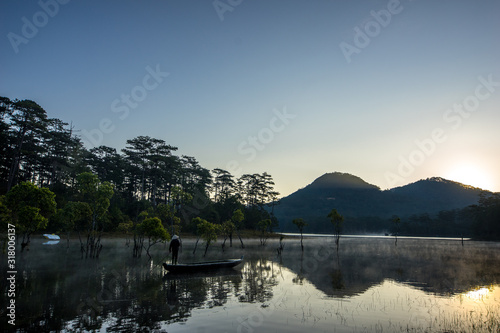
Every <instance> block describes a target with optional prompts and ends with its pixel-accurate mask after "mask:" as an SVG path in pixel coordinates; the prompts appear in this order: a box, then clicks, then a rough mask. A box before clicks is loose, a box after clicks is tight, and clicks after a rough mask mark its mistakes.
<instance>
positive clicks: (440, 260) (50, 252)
mask: <svg viewBox="0 0 500 333" xmlns="http://www.w3.org/2000/svg"><path fill="white" fill-rule="evenodd" d="M103 243H104V246H105V248H104V249H103V251H102V255H101V258H99V259H97V260H81V259H79V254H78V250H79V248H78V244H77V242H71V243H70V245H71V246H70V248H69V249H68V250H67V249H66V244H65V242H63V243H61V244H57V245H54V246H43V245H42V241H40V242H34V243H33V244H32V246H31V251H29V252H26V253H22V254H21V253H20V252H18V257H17V267H18V274H17V281H16V286H17V291H16V293H17V294H16V328H17V330H18V331H65V330H66V331H103V332H104V331H107V332H136V331H144V332H154V331H156V332H167V331H168V332H176V331H186V332H196V331H199V332H224V331H227V332H257V331H279V332H282V331H289V332H303V331H304V329H309V330H312V331H319V332H322V331H331V330H332V328H335V329H337V330H338V331H346V332H353V331H354V332H356V331H363V330H366V331H374V330H377V329H383V328H384V327H385V328H386V330H389V331H400V330H398V326H397V325H399V326H400V327H401V329H402V328H403V327H404V328H406V327H413V328H415V329H416V330H417V331H418V329H421V330H422V331H424V330H425V329H428V328H430V327H432V328H436V327H437V328H439V329H450V327H448V326H446V325H453V322H458V321H464V320H465V321H467V320H468V321H470V324H471V325H473V324H474V325H475V324H476V323H475V321H476V318H475V317H467V316H468V315H467V313H470V312H471V311H472V310H471V309H473V311H474V312H475V313H476V314H477V315H481V316H483V317H482V319H481V320H482V322H485V318H486V319H487V320H486V322H488V323H489V325H490V327H493V328H495V327H498V326H494V325H498V313H500V311H499V310H500V287H499V283H500V281H499V280H500V251H499V250H500V244H498V243H486V242H472V241H468V242H465V245H464V246H462V245H461V242H460V241H452V240H421V239H418V240H411V239H404V240H400V241H399V242H398V246H397V247H396V246H395V245H394V242H393V241H392V240H390V239H363V238H359V239H358V238H348V239H342V240H341V243H340V249H339V252H338V253H337V251H336V248H335V244H334V242H333V240H332V239H331V238H324V237H323V238H306V239H305V240H304V245H305V251H304V252H302V251H301V250H300V242H299V241H298V240H297V239H296V238H287V239H286V240H285V248H284V252H283V254H282V255H281V256H278V255H277V252H276V248H277V247H278V241H277V240H270V241H269V242H268V245H267V246H266V247H265V248H262V247H261V246H260V245H259V242H258V240H250V241H249V240H247V241H246V243H245V245H246V247H245V249H241V248H239V247H236V246H235V247H233V248H229V249H228V248H227V247H226V251H225V252H224V253H223V252H222V251H221V249H220V247H219V246H217V245H218V244H217V243H215V246H213V247H211V248H210V249H209V253H208V254H207V257H206V258H202V257H201V254H202V253H201V252H202V251H198V253H196V255H193V254H192V249H193V246H194V241H193V240H190V239H187V240H184V247H183V252H182V253H181V254H180V261H181V262H190V261H201V260H210V259H219V258H238V257H241V255H245V262H244V264H243V265H241V267H240V268H239V269H232V270H228V271H223V272H219V273H210V274H209V273H205V274H190V275H172V274H169V273H166V272H165V271H164V270H163V269H162V268H161V261H162V260H165V258H166V257H167V255H168V253H167V252H168V250H167V249H166V247H164V246H158V247H157V248H156V249H155V250H154V251H153V252H154V254H153V258H155V260H154V261H153V262H149V261H148V260H147V259H146V258H141V259H133V258H132V255H131V254H132V249H131V248H129V247H126V246H125V240H121V239H107V240H105V241H104V242H103ZM155 251H156V252H155ZM1 265H2V269H3V271H7V269H6V267H4V266H5V261H2V264H1ZM4 280H5V279H4ZM1 283H2V290H4V291H6V290H7V284H6V281H3V280H2V282H1ZM6 301H7V298H4V299H2V301H1V302H2V304H1V305H2V309H5V308H6V306H7V304H6ZM492 311H493V313H495V312H496V313H497V315H496V317H494V318H487V315H488V313H489V312H492ZM462 312H463V313H464V314H463V315H462V314H461V313H462ZM457 316H458V317H457ZM470 316H472V314H471V315H470ZM2 317H3V318H5V317H6V315H5V312H4V310H2ZM477 320H479V319H477ZM396 323H398V324H397V325H396ZM7 325H8V324H7V323H6V320H4V322H2V328H10V329H12V327H9V326H7ZM464 325H465V324H464ZM492 325H493V326H492ZM475 327H477V325H476V326H475ZM451 329H453V327H451ZM401 331H403V330H401ZM485 331H488V330H485Z"/></svg>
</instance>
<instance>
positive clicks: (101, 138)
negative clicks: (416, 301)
mask: <svg viewBox="0 0 500 333" xmlns="http://www.w3.org/2000/svg"><path fill="white" fill-rule="evenodd" d="M499 14H500V2H499V1H497V0H484V1H477V0H476V1H472V0H471V1H458V0H442V1H431V0H400V1H397V0H390V1H387V0H381V1H379V0H370V1H353V0H345V1H341V0H335V1H333V0H331V1H328V0H316V1H306V0H280V1H277V0H215V1H211V0H209V1H188V0H185V1H174V0H163V1H151V0H144V1H129V0H119V1H118V0H110V1H103V0H99V1H98V0H87V1H80V0H71V1H69V0H41V1H17V0H3V1H1V2H0V22H1V23H0V96H5V97H9V98H11V99H19V100H23V99H29V100H33V101H35V102H37V103H38V104H39V105H41V106H42V107H43V108H44V109H45V110H46V111H47V113H48V116H49V117H53V118H59V119H61V120H63V121H65V122H68V123H71V124H72V125H73V126H74V128H75V130H76V133H77V134H78V135H79V136H80V137H81V138H82V140H83V141H84V142H85V145H86V147H88V148H91V147H94V146H99V145H106V146H110V147H113V148H116V149H117V150H118V151H120V150H121V149H122V148H124V147H125V145H126V141H127V140H129V139H133V138H135V137H137V136H140V135H147V136H150V137H154V138H157V139H162V140H165V141H166V142H167V143H168V144H170V145H172V146H175V147H178V151H177V152H176V154H177V155H179V156H180V155H188V156H193V157H195V158H196V159H197V160H198V161H199V163H200V165H201V166H203V167H205V168H207V169H210V170H211V169H214V168H222V169H225V170H227V171H229V172H231V174H233V175H235V176H236V177H239V176H240V175H241V174H244V173H263V172H267V173H269V174H271V176H272V177H273V179H274V181H275V183H276V186H275V189H276V190H277V191H279V192H280V193H281V196H286V195H288V194H291V193H292V192H294V191H296V190H297V189H299V188H302V187H305V186H306V185H308V184H309V183H311V182H312V181H313V180H314V179H316V178H318V177H320V176H321V175H322V174H324V173H327V172H335V171H338V172H346V173H350V174H354V175H356V176H359V177H361V178H362V179H364V180H365V181H367V182H369V183H371V184H374V185H377V186H379V187H380V188H381V189H388V188H393V187H397V186H402V185H406V184H409V183H412V182H415V181H417V180H420V179H425V178H429V177H443V178H446V179H450V180H455V181H460V182H462V183H465V184H467V185H472V186H477V187H481V188H484V189H488V190H491V191H500V172H499V170H500V134H499V133H500V131H499V125H500V112H499V111H500V110H499V106H500V40H499V37H498V33H499V31H500V20H499V19H498V17H499Z"/></svg>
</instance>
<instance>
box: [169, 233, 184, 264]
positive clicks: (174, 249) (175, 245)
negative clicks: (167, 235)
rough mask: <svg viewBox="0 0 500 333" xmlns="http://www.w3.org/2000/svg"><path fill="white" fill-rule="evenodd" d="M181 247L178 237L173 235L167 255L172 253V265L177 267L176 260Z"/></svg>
mask: <svg viewBox="0 0 500 333" xmlns="http://www.w3.org/2000/svg"><path fill="white" fill-rule="evenodd" d="M180 247H181V240H180V239H179V236H177V235H174V236H173V237H172V240H171V241H170V246H169V247H168V253H172V265H177V258H178V256H179V248H180Z"/></svg>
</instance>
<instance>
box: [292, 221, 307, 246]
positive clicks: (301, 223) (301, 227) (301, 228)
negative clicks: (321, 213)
mask: <svg viewBox="0 0 500 333" xmlns="http://www.w3.org/2000/svg"><path fill="white" fill-rule="evenodd" d="M292 223H293V224H295V225H296V226H297V228H299V231H300V247H301V248H302V251H304V244H303V243H302V239H303V237H302V232H303V231H304V227H306V226H307V222H306V221H304V219H302V218H298V219H294V220H293V221H292Z"/></svg>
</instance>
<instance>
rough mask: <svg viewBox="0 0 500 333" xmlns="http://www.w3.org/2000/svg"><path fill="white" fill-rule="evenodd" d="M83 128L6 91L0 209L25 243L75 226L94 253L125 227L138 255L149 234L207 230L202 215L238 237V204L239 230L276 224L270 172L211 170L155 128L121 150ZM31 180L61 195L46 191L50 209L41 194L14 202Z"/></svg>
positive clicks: (0, 115)
mask: <svg viewBox="0 0 500 333" xmlns="http://www.w3.org/2000/svg"><path fill="white" fill-rule="evenodd" d="M76 132H77V131H75V130H74V128H73V127H72V126H71V125H69V124H68V123H66V122H64V121H62V120H60V119H57V118H50V117H49V116H48V114H47V112H46V111H45V110H44V109H43V108H42V107H41V106H40V105H38V104H37V103H36V102H34V101H31V100H11V99H9V98H7V97H0V151H1V154H0V195H1V200H0V204H1V206H0V207H1V208H0V214H1V216H2V221H3V222H7V221H13V220H15V221H17V222H18V223H19V225H20V227H21V229H19V230H22V231H23V232H26V237H27V238H26V239H25V240H24V243H29V235H30V234H31V233H32V232H34V230H37V229H43V230H46V231H47V232H58V233H61V232H65V233H69V232H72V231H75V232H77V233H78V234H79V236H80V239H81V244H82V254H83V253H85V254H86V256H88V255H90V256H96V255H98V252H99V251H100V247H101V246H100V235H101V233H102V232H112V231H120V232H123V233H125V234H130V238H131V239H132V236H133V240H134V248H135V251H137V253H136V252H134V255H140V252H142V249H143V248H145V249H148V246H145V245H144V244H143V243H144V242H146V243H149V244H154V243H155V242H157V241H158V240H162V239H166V238H168V237H170V234H172V233H179V232H181V230H182V231H185V232H190V233H197V232H199V230H198V224H197V222H200V220H196V219H195V218H198V219H201V220H203V221H206V222H209V223H213V224H215V225H216V226H217V228H218V229H217V230H219V231H220V232H221V233H223V234H225V235H227V237H229V235H231V243H232V231H231V230H233V229H232V228H233V227H231V225H230V224H229V222H230V223H233V224H234V222H235V217H234V216H235V212H236V211H237V210H239V211H240V212H241V214H242V215H243V218H241V217H238V218H237V219H236V220H237V223H236V224H235V225H234V228H237V229H238V230H241V229H253V230H260V229H259V228H262V223H261V221H264V220H269V221H271V223H268V224H266V226H267V228H268V229H269V230H270V229H271V228H273V227H276V226H277V223H278V222H277V219H276V218H275V217H274V216H273V207H274V205H275V204H276V203H277V201H278V200H277V198H278V195H279V193H278V192H276V191H275V190H274V181H273V179H272V176H271V175H269V174H268V173H266V172H264V173H261V174H259V173H255V174H244V175H242V176H240V177H239V178H237V177H235V176H234V175H231V174H230V173H229V172H228V171H226V170H223V169H219V168H217V169H214V170H208V169H206V168H204V167H202V166H201V165H200V164H199V162H198V161H197V160H196V158H194V157H191V156H185V155H181V156H178V155H176V154H175V152H176V151H177V150H178V148H177V147H174V146H171V145H169V144H167V143H166V142H165V141H164V140H161V139H157V138H152V137H149V136H138V137H136V138H132V139H129V140H127V141H126V146H125V148H124V149H122V150H121V151H120V152H119V151H117V150H116V149H115V148H112V147H108V146H99V147H93V148H87V147H85V146H84V144H83V142H82V140H81V139H80V137H79V136H78V135H77V134H76ZM28 183H29V184H31V185H32V186H34V187H36V188H37V189H44V191H45V190H47V191H50V193H52V194H53V196H52V195H49V197H48V198H46V199H45V200H48V201H49V202H51V204H49V205H48V206H47V204H45V208H44V211H43V212H42V209H41V204H40V203H34V202H31V203H30V204H29V205H25V207H24V206H23V207H21V206H22V205H17V206H16V205H14V203H15V202H19V200H21V201H22V200H24V199H25V200H31V199H28V198H29V197H30V196H33V197H37V196H40V194H39V193H38V192H37V191H36V189H35V188H33V187H30V185H27V184H28ZM16 186H17V188H16ZM15 188H16V190H15V191H14V194H12V191H13V190H14V189H15ZM30 191H31V192H33V193H31V192H30ZM28 192H30V193H31V194H29V195H28V194H26V193H28ZM20 193H21V194H20ZM23 193H24V194H23ZM37 193H38V194H37ZM46 194H47V193H46ZM23 195H24V196H23ZM23 198H24V199H23ZM16 200H17V201H16ZM52 203H53V204H52ZM18 206H19V207H18ZM27 207H31V208H30V209H31V210H32V211H31V217H30V218H28V217H27V216H28V215H29V214H28V212H27V210H29V209H28V208H27ZM47 207H49V208H48V209H46V208H47ZM37 210H38V211H37ZM36 213H38V215H39V216H37V214H36ZM237 215H238V216H239V213H237ZM30 219H31V220H30ZM27 220H30V221H31V222H27ZM35 220H36V221H37V222H36V223H35V222H33V221H35ZM23 221H24V222H23ZM158 221H159V223H160V225H161V228H160V226H159V225H158ZM259 223H260V224H259ZM27 225H30V227H26V226H27ZM35 225H36V226H37V227H36V228H35V227H34V226H35ZM224 225H225V227H223V226H224ZM205 227H206V225H205ZM162 228H163V229H165V231H166V232H167V233H163V232H162V231H161V229H162ZM155 230H156V231H155ZM228 230H229V231H228Z"/></svg>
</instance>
